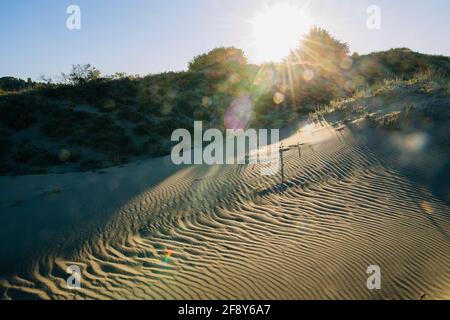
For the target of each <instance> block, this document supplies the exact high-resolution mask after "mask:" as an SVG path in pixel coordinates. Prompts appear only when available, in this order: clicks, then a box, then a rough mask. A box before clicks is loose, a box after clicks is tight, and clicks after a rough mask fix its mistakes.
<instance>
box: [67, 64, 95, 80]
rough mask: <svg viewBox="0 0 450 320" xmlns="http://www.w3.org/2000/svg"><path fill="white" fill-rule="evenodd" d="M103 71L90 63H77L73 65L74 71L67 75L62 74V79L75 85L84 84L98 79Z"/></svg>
mask: <svg viewBox="0 0 450 320" xmlns="http://www.w3.org/2000/svg"><path fill="white" fill-rule="evenodd" d="M100 76H101V72H100V71H99V70H98V69H96V68H94V67H93V66H91V65H90V64H83V65H81V64H77V65H73V66H72V71H71V72H70V73H69V74H68V75H67V74H65V73H63V74H62V79H63V81H64V82H66V83H70V84H74V85H83V84H85V83H87V82H90V81H93V80H97V79H99V78H100Z"/></svg>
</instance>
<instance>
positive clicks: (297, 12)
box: [251, 3, 311, 63]
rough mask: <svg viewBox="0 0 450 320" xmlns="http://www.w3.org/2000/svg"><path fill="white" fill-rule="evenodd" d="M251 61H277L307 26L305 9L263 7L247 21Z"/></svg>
mask: <svg viewBox="0 0 450 320" xmlns="http://www.w3.org/2000/svg"><path fill="white" fill-rule="evenodd" d="M251 24H252V26H253V45H252V47H253V50H254V51H255V52H254V53H255V60H256V61H255V62H258V63H262V62H280V61H281V60H282V59H283V58H285V57H286V56H287V55H288V54H289V52H290V50H291V49H293V48H295V47H297V46H298V44H299V41H300V39H301V37H302V36H303V35H305V34H306V33H307V32H308V31H309V29H310V27H311V19H310V15H309V14H308V13H307V8H306V7H299V6H298V5H292V4H288V3H279V4H276V5H273V6H266V7H265V9H264V11H262V12H260V13H258V14H257V15H256V16H255V18H254V19H253V20H252V21H251Z"/></svg>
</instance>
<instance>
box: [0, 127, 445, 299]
mask: <svg viewBox="0 0 450 320" xmlns="http://www.w3.org/2000/svg"><path fill="white" fill-rule="evenodd" d="M297 141H301V142H305V143H307V146H304V147H303V148H302V154H301V157H299V155H298V151H297V150H292V151H289V152H287V153H286V154H285V157H284V159H285V175H286V184H285V185H284V186H280V185H279V180H280V178H279V177H277V176H275V177H264V176H261V175H260V168H259V165H245V166H240V165H236V166H211V167H209V166H187V167H181V168H178V167H174V166H172V165H171V164H170V163H169V162H168V159H167V158H162V159H157V160H152V161H149V162H144V163H142V164H140V165H132V166H127V167H124V168H115V169H110V170H105V173H104V174H101V175H99V174H92V173H91V174H81V173H80V174H70V175H63V176H56V177H53V178H52V179H53V180H54V181H58V182H59V183H61V181H64V182H63V183H62V185H63V187H62V190H61V192H54V193H52V194H51V196H50V197H51V199H53V200H48V197H49V195H44V196H43V195H42V194H36V195H34V194H33V192H34V191H33V190H36V188H37V187H38V186H39V185H40V184H44V182H45V181H47V180H45V181H44V180H43V179H44V178H45V179H48V177H41V178H40V177H20V178H8V179H7V180H1V181H0V184H1V185H2V190H8V189H10V190H11V189H14V188H17V184H20V185H21V188H23V192H27V193H26V194H25V193H22V195H23V196H24V197H25V195H26V199H24V200H23V201H22V202H19V201H20V199H12V200H11V199H9V200H8V201H9V202H8V201H7V200H6V199H7V198H6V196H5V195H4V196H2V198H1V205H2V209H1V210H2V211H3V213H2V215H11V214H13V213H15V214H18V212H23V210H24V209H23V207H24V208H28V211H27V210H25V211H26V212H24V213H22V215H23V216H24V218H26V217H27V216H26V214H30V215H31V212H34V211H31V208H32V207H39V208H42V211H39V212H38V213H34V214H33V216H32V217H31V216H30V217H29V218H28V219H31V220H32V221H39V219H40V218H42V217H43V216H42V215H43V212H45V210H49V211H51V212H53V211H55V210H56V212H55V213H53V214H54V215H60V216H62V217H64V216H65V215H67V214H69V212H71V211H70V210H69V209H70V208H69V207H70V204H69V203H68V201H69V199H72V201H73V199H74V196H75V195H78V194H80V196H79V198H75V199H78V202H77V206H76V209H74V210H75V211H74V212H75V213H77V212H80V214H81V217H82V218H79V217H78V216H76V217H74V218H73V219H69V220H68V221H66V220H64V221H66V222H67V223H66V224H64V225H63V226H61V227H60V229H58V232H56V231H55V232H54V233H51V234H50V235H49V236H48V237H47V239H46V240H48V241H51V242H52V243H53V245H52V246H48V242H45V241H44V240H43V242H42V245H39V242H37V243H36V244H34V245H35V246H36V248H34V247H33V245H31V244H29V243H27V242H26V241H23V244H21V248H25V249H23V250H22V251H20V252H22V253H23V254H24V255H25V254H26V253H28V252H29V251H30V252H33V254H31V255H29V258H28V259H26V262H27V263H26V264H24V265H23V266H22V269H21V271H20V272H13V271H14V270H8V268H7V266H5V267H4V268H3V269H4V271H3V274H0V294H1V295H2V298H4V299H23V298H25V299H29V298H38V299H418V298H419V297H421V296H422V297H425V298H429V299H450V268H449V266H450V219H449V218H450V215H449V212H450V211H449V207H448V206H447V205H446V204H445V203H444V202H442V201H441V200H440V199H439V198H437V197H436V196H434V195H433V194H432V193H431V191H430V190H429V189H428V188H427V187H426V186H425V185H423V186H421V185H418V184H417V183H413V182H411V181H410V180H409V179H408V177H407V176H405V175H404V174H403V173H402V172H401V171H400V170H397V169H396V168H395V167H393V166H391V165H390V164H389V163H388V162H387V161H385V160H383V158H382V157H380V155H378V154H375V153H374V152H373V151H372V150H371V149H370V146H365V145H360V144H359V143H358V142H357V139H355V137H353V136H352V133H351V132H350V130H348V129H344V130H343V131H337V130H336V129H335V128H333V127H332V126H329V125H328V124H325V125H315V126H313V125H309V126H307V127H304V128H303V129H302V131H301V134H300V135H299V134H297V133H296V134H294V135H293V136H291V137H290V138H288V139H287V140H286V141H285V144H291V143H296V142H297ZM157 173H158V174H157ZM83 175H85V176H83ZM86 175H87V176H86ZM93 176H95V177H96V178H95V179H94V180H93V178H92V177H93ZM89 177H90V178H91V180H89V179H88V178H89ZM14 179H16V180H14ZM17 179H19V180H17ZM20 179H23V180H20ZM39 179H41V180H39ZM39 181H40V182H39ZM87 181H89V182H87ZM111 181H114V184H113V187H111V188H108V186H109V185H110V184H111ZM33 182H34V184H33ZM45 183H47V182H45ZM27 189H28V190H27ZM15 190H16V191H17V189H15ZM82 190H84V191H83V192H84V193H80V192H81V191H82ZM10 202H14V203H16V206H12V205H11V203H10ZM21 206H23V207H22V209H21ZM27 206H28V207H27ZM46 206H47V207H46ZM14 210H16V211H14ZM20 210H22V211H20ZM75 213H74V214H75ZM50 218H51V217H50ZM50 218H49V219H50ZM83 219H85V220H86V221H87V222H86V223H85V224H84V223H82V221H84V220H83ZM23 223H26V222H23ZM5 228H6V227H4V226H2V229H5ZM11 228H12V229H11ZM11 228H10V229H8V230H9V232H11V233H14V232H15V230H14V228H18V226H12V227H11ZM5 230H7V229H5ZM11 230H12V231H11ZM49 232H50V231H49ZM22 237H26V235H22ZM67 239H70V241H69V240H67ZM66 240H67V241H66ZM43 248H45V249H43ZM27 250H28V251H27ZM13 251H14V244H13V243H12V244H11V249H10V250H9V251H4V252H3V253H2V257H1V259H2V260H3V261H4V262H6V261H13V260H14V259H12V258H11V257H13V256H14V254H13ZM6 259H9V260H6ZM2 264H3V263H2ZM72 264H76V265H79V266H81V267H82V283H81V285H82V288H81V289H80V290H69V289H67V287H66V279H67V276H68V275H67V274H66V273H65V270H66V268H67V266H69V265H72ZM370 265H379V266H380V267H381V270H382V289H381V290H374V291H371V290H368V289H367V287H366V280H367V277H368V275H367V274H366V269H367V267H368V266H370ZM424 294H425V296H423V295H424Z"/></svg>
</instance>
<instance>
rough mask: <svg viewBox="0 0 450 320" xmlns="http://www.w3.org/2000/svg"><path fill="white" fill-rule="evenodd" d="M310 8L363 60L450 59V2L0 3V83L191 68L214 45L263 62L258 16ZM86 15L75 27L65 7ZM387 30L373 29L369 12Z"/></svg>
mask: <svg viewBox="0 0 450 320" xmlns="http://www.w3.org/2000/svg"><path fill="white" fill-rule="evenodd" d="M277 3H284V4H285V3H287V4H288V5H290V6H301V7H302V8H307V11H306V12H307V13H306V14H307V17H299V19H304V20H305V21H306V20H307V21H308V24H311V25H317V26H320V27H324V28H326V29H327V30H328V31H330V32H331V34H333V35H334V36H335V37H336V38H337V39H339V40H342V41H344V42H347V43H348V44H349V46H350V50H351V51H352V52H355V51H356V52H358V53H360V54H364V53H369V52H373V51H382V50H387V49H390V48H395V47H408V48H410V49H412V50H414V51H419V52H423V53H430V54H442V55H448V56H450V41H449V39H450V1H448V0H428V1H419V0H395V1H392V0H170V1H168V0H127V1H125V0H70V1H67V0H58V1H55V0H33V1H26V0H1V1H0V40H1V47H0V77H2V76H15V77H20V78H23V79H26V78H28V77H31V78H32V79H33V80H38V79H39V76H40V75H46V76H54V75H57V74H60V73H61V72H68V71H70V68H71V66H72V65H73V64H85V63H90V64H92V65H93V66H95V67H97V68H98V69H100V70H101V71H102V73H103V74H113V73H115V72H126V73H128V74H140V75H147V74H154V73H159V72H164V71H180V70H186V68H187V64H188V62H189V61H190V60H192V58H193V57H194V56H196V55H198V54H202V53H205V52H207V51H209V50H211V49H213V48H215V47H221V46H235V47H238V48H242V49H243V50H244V52H245V53H246V55H247V57H248V58H249V60H250V62H252V63H257V62H261V61H258V58H257V57H258V54H257V52H256V51H257V50H258V49H257V48H255V45H254V43H255V41H254V39H253V38H254V34H255V30H254V28H255V27H254V24H253V23H252V21H255V17H257V16H258V14H260V13H261V12H264V10H266V8H267V7H268V6H269V7H271V6H275V5H277ZM70 5H77V6H79V8H80V10H81V29H79V30H69V29H68V28H67V26H66V20H67V19H68V18H69V15H70V14H68V13H67V12H66V10H67V8H68V7H69V6H70ZM370 5H376V6H378V7H379V8H380V10H381V20H380V21H381V28H380V29H377V30H373V29H369V28H368V27H367V20H368V19H369V14H368V13H367V8H368V7H369V6H370Z"/></svg>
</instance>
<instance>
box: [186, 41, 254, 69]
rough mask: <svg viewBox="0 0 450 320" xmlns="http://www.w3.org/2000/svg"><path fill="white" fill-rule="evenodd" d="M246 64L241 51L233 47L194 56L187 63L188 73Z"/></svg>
mask: <svg viewBox="0 0 450 320" xmlns="http://www.w3.org/2000/svg"><path fill="white" fill-rule="evenodd" d="M246 64H247V58H246V57H245V55H244V52H243V51H242V50H241V49H237V48H234V47H228V48H216V49H213V50H211V51H210V52H208V53H205V54H201V55H198V56H196V57H195V58H194V59H193V60H192V61H191V62H189V71H207V70H209V69H217V68H218V69H222V68H227V67H242V66H244V65H246Z"/></svg>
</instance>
